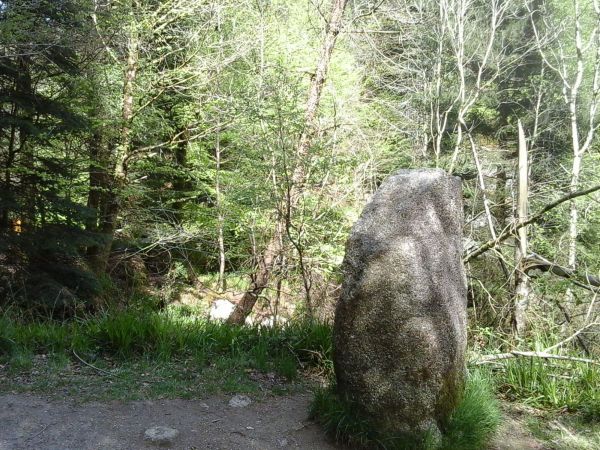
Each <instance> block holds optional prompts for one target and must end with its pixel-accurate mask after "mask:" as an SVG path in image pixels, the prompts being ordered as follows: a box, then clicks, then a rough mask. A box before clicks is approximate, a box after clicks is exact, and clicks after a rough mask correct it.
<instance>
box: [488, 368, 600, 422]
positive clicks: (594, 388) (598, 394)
mask: <svg viewBox="0 0 600 450" xmlns="http://www.w3.org/2000/svg"><path fill="white" fill-rule="evenodd" d="M496 379H497V383H498V389H499V392H500V393H502V394H503V395H504V396H505V397H506V398H508V399H509V400H516V401H519V402H521V403H524V404H526V405H529V406H532V407H535V408H542V409H549V410H553V411H569V412H577V413H579V414H580V415H581V417H582V418H583V419H585V420H589V421H600V367H598V366H597V365H593V364H589V363H585V362H578V361H568V360H555V359H553V360H546V359H542V358H535V357H534V358H515V359H512V360H510V361H506V362H504V363H503V364H502V366H501V367H499V368H498V370H497V372H496Z"/></svg>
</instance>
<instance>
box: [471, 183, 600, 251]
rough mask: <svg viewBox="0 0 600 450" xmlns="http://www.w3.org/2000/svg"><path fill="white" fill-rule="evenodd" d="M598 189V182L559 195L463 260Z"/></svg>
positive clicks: (492, 246) (493, 245)
mask: <svg viewBox="0 0 600 450" xmlns="http://www.w3.org/2000/svg"><path fill="white" fill-rule="evenodd" d="M598 190H600V184H599V185H596V186H592V187H591V188H588V189H580V190H578V191H574V192H570V193H569V194H567V195H564V196H562V197H560V198H559V199H557V200H555V201H553V202H552V203H549V204H547V205H546V206H544V207H543V208H542V209H541V210H539V211H538V212H537V213H535V214H534V215H532V216H531V217H530V218H529V219H527V220H525V221H523V222H520V223H515V224H513V225H512V226H510V227H508V228H507V229H506V230H504V231H503V232H502V233H500V234H499V235H498V237H496V239H491V240H489V241H487V242H486V243H484V244H482V245H480V246H479V247H478V248H477V249H476V250H473V251H472V252H470V253H468V254H467V255H466V256H464V257H463V262H465V263H466V262H468V261H471V260H472V259H473V258H476V257H478V256H479V255H482V254H483V253H485V252H487V251H488V250H491V249H492V248H494V247H496V245H498V244H500V243H501V242H504V241H505V240H506V239H508V238H510V237H511V236H514V234H515V233H516V232H517V231H518V230H519V229H520V228H523V227H525V226H527V225H531V224H533V223H536V222H539V221H540V220H541V219H542V217H543V216H544V214H546V213H547V212H548V211H551V210H552V209H554V208H556V207H557V206H560V205H562V204H563V203H565V202H568V201H569V200H572V199H574V198H577V197H582V196H584V195H588V194H591V193H592V192H596V191H598Z"/></svg>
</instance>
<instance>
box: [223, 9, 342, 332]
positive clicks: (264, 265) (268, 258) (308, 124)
mask: <svg viewBox="0 0 600 450" xmlns="http://www.w3.org/2000/svg"><path fill="white" fill-rule="evenodd" d="M346 4H347V0H334V2H333V5H332V7H331V17H330V20H329V23H328V24H327V27H326V30H325V38H324V41H323V46H322V48H321V54H320V57H319V61H318V63H317V70H316V72H315V75H314V76H313V77H312V79H311V83H310V88H309V92H308V99H307V102H306V112H305V115H304V128H303V130H302V133H301V135H300V139H299V140H298V146H297V147H296V157H297V162H296V166H295V168H294V171H293V173H292V177H291V184H290V186H289V188H288V198H287V202H288V208H287V210H288V215H291V212H292V211H293V210H294V208H295V207H296V205H297V204H298V202H299V200H300V198H301V195H302V192H303V185H304V182H305V181H306V161H305V160H306V159H307V157H308V156H309V150H310V145H311V142H312V139H313V137H314V131H315V125H316V118H317V111H318V108H319V102H320V101H321V94H322V92H323V85H324V84H325V79H326V78H327V71H328V69H329V63H330V61H331V55H332V54H333V49H334V47H335V42H336V40H337V36H338V34H339V33H340V28H341V25H342V17H343V15H344V10H345V8H346ZM282 220H284V221H285V217H281V218H280V219H279V220H278V221H277V222H278V223H277V224H276V226H275V228H274V230H273V233H272V235H271V237H270V239H269V241H268V243H267V245H266V247H265V250H264V252H263V254H262V255H261V256H260V257H259V258H258V259H259V261H258V264H257V268H256V271H255V273H254V274H253V275H252V277H251V280H252V281H251V284H250V288H249V289H248V290H247V291H246V292H245V293H244V295H243V297H242V299H241V300H240V301H239V303H238V304H237V305H236V307H235V309H234V311H233V313H232V314H231V316H230V317H229V319H228V322H229V323H232V324H243V323H244V320H245V319H246V317H247V316H248V314H250V313H251V312H252V309H253V308H254V305H255V304H256V301H257V300H258V297H259V296H260V294H261V293H262V291H263V290H264V289H265V288H266V287H267V286H268V283H269V277H270V275H271V273H272V271H273V267H274V264H275V261H276V259H277V257H278V256H279V255H280V254H281V252H282V250H283V235H282V233H283V230H285V229H286V226H285V223H284V224H282V223H281V221H282Z"/></svg>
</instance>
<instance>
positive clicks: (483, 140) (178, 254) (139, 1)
mask: <svg viewBox="0 0 600 450" xmlns="http://www.w3.org/2000/svg"><path fill="white" fill-rule="evenodd" d="M599 92H600V2H599V1H598V0H437V1H429V0H422V1H393V0H388V1H378V0H377V1H370V0H350V1H345V0H335V1H333V2H329V1H322V0H310V1H309V0H307V1H304V0H303V1H288V0H253V1H251V0H240V1H229V0H215V1H200V0H122V1H118V0H95V1H92V0H52V1H50V0H2V1H0V102H1V106H0V168H1V172H2V173H1V179H0V307H2V309H3V310H4V311H5V313H4V314H5V317H8V316H6V314H8V313H7V312H6V311H10V314H17V315H18V316H19V317H20V318H21V319H23V320H29V319H32V318H36V317H40V316H43V317H47V318H51V319H59V320H68V319H70V318H77V317H83V316H85V315H88V314H97V313H100V312H106V311H111V314H120V313H122V312H123V311H127V310H128V309H129V308H149V309H151V310H161V309H164V308H167V307H168V305H170V304H172V303H173V302H175V303H180V304H181V303H186V302H188V303H190V302H192V303H193V304H195V303H194V301H196V300H193V301H192V300H190V298H192V299H198V302H200V303H201V300H199V299H202V298H204V299H209V300H211V299H213V298H218V297H224V298H230V299H233V300H236V301H238V302H239V304H238V308H237V309H236V311H235V313H234V315H233V316H232V318H230V322H237V323H242V322H243V321H244V318H245V317H246V316H247V315H248V314H249V313H250V312H251V311H252V310H254V313H253V315H274V314H275V315H276V314H277V313H278V312H280V313H281V314H282V315H283V316H285V317H288V318H289V317H291V318H295V319H305V318H309V319H319V320H327V319H329V318H331V312H332V305H333V304H334V303H335V300H336V298H337V295H338V293H339V286H340V282H341V279H340V271H339V268H340V264H341V261H342V259H343V255H344V243H345V239H346V237H347V235H348V232H349V229H350V227H351V225H352V223H353V222H354V221H355V220H356V219H357V218H358V215H359V214H360V211H361V209H362V208H363V206H364V205H365V203H366V202H367V201H368V199H369V197H370V195H371V194H372V193H373V192H374V191H375V190H376V189H377V187H378V185H379V184H380V183H381V181H382V180H383V179H385V178H386V176H387V175H389V174H390V173H392V172H393V171H394V170H397V169H399V168H416V167H438V168H441V169H444V170H446V171H448V172H449V173H452V174H455V175H458V176H460V177H462V179H463V190H464V197H465V262H466V264H467V270H468V282H469V293H470V294H469V312H470V318H471V322H470V333H471V343H470V346H471V347H472V350H473V351H475V352H482V353H490V352H495V354H496V357H497V352H498V351H500V352H508V351H512V350H514V349H519V348H520V349H521V350H527V351H538V352H542V353H541V354H543V353H544V351H545V352H546V353H548V352H549V351H550V350H556V349H561V350H562V349H564V348H566V349H568V351H569V352H574V354H576V355H578V356H579V357H581V358H584V359H586V358H591V359H593V358H594V356H596V357H597V356H598V352H599V351H600V348H599V341H598V334H597V331H598V326H599V324H600V319H599V312H600V307H599V306H598V303H600V302H599V301H598V299H597V296H598V287H599V286H600V280H599V278H600V252H599V250H600V246H599V242H600V203H599V200H600V194H599V191H598V189H600V187H599V184H600V172H599V170H598V168H599V167H600V164H599V162H600V152H599V151H598V135H597V133H596V131H597V128H598V125H599V117H598V102H599V100H600V98H599ZM519 127H521V130H522V131H521V134H519V129H520V128H519ZM416 282H418V280H416ZM186 299H187V300H186ZM255 303H257V305H255ZM188 306H189V305H188ZM15 311H16V313H15ZM11 317H12V316H11ZM509 356H510V357H513V356H515V355H514V354H512V353H511V354H510V355H509ZM542 358H544V357H543V356H542Z"/></svg>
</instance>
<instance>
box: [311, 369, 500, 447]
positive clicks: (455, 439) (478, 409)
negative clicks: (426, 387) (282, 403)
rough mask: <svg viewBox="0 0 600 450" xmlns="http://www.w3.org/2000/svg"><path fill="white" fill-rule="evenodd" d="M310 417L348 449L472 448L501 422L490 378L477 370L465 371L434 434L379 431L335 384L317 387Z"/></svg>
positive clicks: (491, 434) (479, 443) (491, 432)
mask: <svg viewBox="0 0 600 450" xmlns="http://www.w3.org/2000/svg"><path fill="white" fill-rule="evenodd" d="M310 414H311V417H312V418H313V419H315V420H317V421H318V422H319V423H320V424H321V425H322V426H323V428H324V429H325V431H326V432H327V434H329V435H330V436H331V437H332V438H333V439H335V440H336V442H339V443H342V444H346V445H348V446H349V447H351V448H377V449H389V450H397V449H432V448H441V449H444V450H459V449H461V450H476V449H481V448H484V447H485V445H486V443H487V442H488V441H489V440H490V438H491V437H492V436H493V434H494V433H495V431H496V429H497V428H498V426H499V425H500V422H501V413H500V408H499V403H498V400H496V398H495V397H494V393H493V388H492V382H491V380H490V378H489V377H488V376H486V375H484V374H483V373H482V372H480V371H476V372H473V373H471V374H469V376H468V379H467V382H466V386H465V392H464V396H463V399H462V402H461V403H460V404H459V406H458V407H457V408H456V410H455V411H454V412H453V414H452V416H451V417H450V419H449V421H448V423H447V425H446V426H445V428H444V430H443V435H442V437H441V441H440V439H439V438H437V437H436V436H434V435H429V434H425V435H422V436H416V435H390V434H386V433H382V432H379V431H378V430H377V428H376V427H375V426H374V425H373V423H372V422H371V421H370V420H369V418H368V417H367V416H366V415H364V414H361V413H360V408H358V407H357V405H354V404H352V402H349V401H347V400H345V399H340V398H339V396H338V395H337V393H336V392H335V386H333V385H332V386H330V387H328V388H322V389H319V390H318V391H317V392H316V393H315V397H314V399H313V402H312V404H311V411H310Z"/></svg>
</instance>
